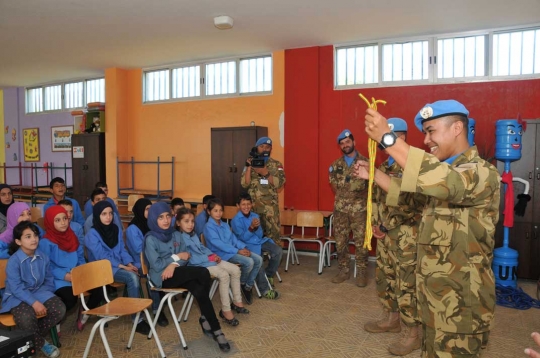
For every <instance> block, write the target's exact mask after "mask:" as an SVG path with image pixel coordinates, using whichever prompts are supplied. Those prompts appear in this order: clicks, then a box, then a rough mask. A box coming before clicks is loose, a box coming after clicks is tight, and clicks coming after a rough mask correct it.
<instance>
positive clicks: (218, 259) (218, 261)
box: [215, 255, 221, 264]
mask: <svg viewBox="0 0 540 358" xmlns="http://www.w3.org/2000/svg"><path fill="white" fill-rule="evenodd" d="M215 261H216V263H217V264H219V263H220V262H221V257H219V256H218V255H216V259H215Z"/></svg>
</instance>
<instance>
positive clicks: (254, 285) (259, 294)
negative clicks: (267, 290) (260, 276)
mask: <svg viewBox="0 0 540 358" xmlns="http://www.w3.org/2000/svg"><path fill="white" fill-rule="evenodd" d="M253 287H255V291H257V296H258V297H259V298H262V295H261V291H259V287H258V286H257V282H253Z"/></svg>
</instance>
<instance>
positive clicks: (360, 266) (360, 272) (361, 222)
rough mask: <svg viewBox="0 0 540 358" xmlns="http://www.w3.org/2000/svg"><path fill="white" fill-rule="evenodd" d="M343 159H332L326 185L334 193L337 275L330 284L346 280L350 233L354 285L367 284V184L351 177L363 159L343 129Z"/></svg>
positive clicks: (339, 142)
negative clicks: (351, 235)
mask: <svg viewBox="0 0 540 358" xmlns="http://www.w3.org/2000/svg"><path fill="white" fill-rule="evenodd" d="M337 143H338V145H339V148H340V149H341V152H342V153H343V156H341V157H339V158H338V159H336V160H335V161H334V162H333V163H332V165H330V168H329V169H328V176H329V180H330V185H331V187H332V190H333V191H334V193H335V195H336V196H335V200H334V219H333V220H334V221H333V225H334V238H335V240H336V250H337V254H338V262H339V273H338V275H337V276H336V277H334V278H333V279H332V282H333V283H342V282H344V281H345V280H348V279H349V277H350V271H349V264H350V258H349V235H350V233H351V231H352V234H353V241H354V245H355V247H356V251H355V252H356V254H355V255H356V257H355V258H356V268H357V276H356V285H357V286H358V287H365V286H366V285H367V274H366V273H367V260H368V256H369V252H368V250H367V249H365V248H364V237H365V232H366V199H367V181H366V180H363V179H359V178H357V177H355V176H354V175H353V170H354V165H355V163H356V162H357V161H359V160H366V158H365V157H363V156H362V155H360V154H359V153H358V151H356V149H355V144H356V143H355V141H354V137H353V135H352V133H351V131H350V130H348V129H345V130H343V131H342V132H341V133H340V134H339V135H338V137H337Z"/></svg>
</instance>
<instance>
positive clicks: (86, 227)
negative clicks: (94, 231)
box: [84, 214, 124, 234]
mask: <svg viewBox="0 0 540 358" xmlns="http://www.w3.org/2000/svg"><path fill="white" fill-rule="evenodd" d="M93 219H94V214H90V215H88V217H87V218H86V221H85V222H84V233H85V234H88V233H89V232H90V229H91V228H92V226H94V222H93ZM113 223H115V224H116V226H118V228H119V229H120V232H121V233H123V232H124V225H123V224H122V220H120V216H119V215H116V214H114V215H113Z"/></svg>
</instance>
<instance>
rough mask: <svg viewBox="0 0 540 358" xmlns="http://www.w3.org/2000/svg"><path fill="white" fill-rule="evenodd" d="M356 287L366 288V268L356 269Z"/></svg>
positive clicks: (359, 267)
mask: <svg viewBox="0 0 540 358" xmlns="http://www.w3.org/2000/svg"><path fill="white" fill-rule="evenodd" d="M356 286H358V287H366V286H367V267H365V266H358V267H357V268H356Z"/></svg>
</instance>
